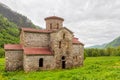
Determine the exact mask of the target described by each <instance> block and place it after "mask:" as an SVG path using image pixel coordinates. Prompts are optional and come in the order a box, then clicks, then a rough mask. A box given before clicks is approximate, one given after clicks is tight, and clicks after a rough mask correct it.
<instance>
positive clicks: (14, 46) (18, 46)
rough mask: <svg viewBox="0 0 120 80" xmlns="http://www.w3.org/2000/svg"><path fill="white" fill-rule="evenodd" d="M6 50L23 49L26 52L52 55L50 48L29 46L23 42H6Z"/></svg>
mask: <svg viewBox="0 0 120 80" xmlns="http://www.w3.org/2000/svg"><path fill="white" fill-rule="evenodd" d="M4 49H5V50H23V51H24V54H41V55H52V52H51V51H50V49H49V48H28V47H23V46H22V45H21V44H6V45H4Z"/></svg>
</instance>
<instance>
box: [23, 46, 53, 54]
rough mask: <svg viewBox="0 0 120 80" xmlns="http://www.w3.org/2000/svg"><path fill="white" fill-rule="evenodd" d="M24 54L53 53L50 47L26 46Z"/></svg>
mask: <svg viewBox="0 0 120 80" xmlns="http://www.w3.org/2000/svg"><path fill="white" fill-rule="evenodd" d="M24 54H28V55H30V54H41V55H52V52H51V51H50V49H49V48H24Z"/></svg>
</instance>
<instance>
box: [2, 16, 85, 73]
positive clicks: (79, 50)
mask: <svg viewBox="0 0 120 80" xmlns="http://www.w3.org/2000/svg"><path fill="white" fill-rule="evenodd" d="M45 21H46V29H43V30H40V29H33V28H21V29H20V31H21V33H20V44H5V45H4V49H5V59H6V65H5V66H6V67H5V68H6V70H7V71H14V70H20V69H23V70H24V71H38V70H51V69H66V68H72V67H79V66H82V65H83V60H84V44H83V43H81V42H80V41H79V40H78V38H75V37H74V34H73V32H72V31H71V30H69V29H68V28H66V27H63V21H64V19H63V18H60V17H57V16H50V17H47V18H45Z"/></svg>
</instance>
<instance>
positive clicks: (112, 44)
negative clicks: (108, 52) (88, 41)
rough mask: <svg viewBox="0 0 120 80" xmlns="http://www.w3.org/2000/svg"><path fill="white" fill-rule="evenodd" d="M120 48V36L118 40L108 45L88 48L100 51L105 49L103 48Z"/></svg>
mask: <svg viewBox="0 0 120 80" xmlns="http://www.w3.org/2000/svg"><path fill="white" fill-rule="evenodd" d="M118 46H120V36H119V37H117V38H116V39H114V40H113V41H111V42H109V43H106V44H102V45H94V46H90V47H87V48H98V49H103V48H108V47H118Z"/></svg>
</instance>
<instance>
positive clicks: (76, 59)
mask: <svg viewBox="0 0 120 80" xmlns="http://www.w3.org/2000/svg"><path fill="white" fill-rule="evenodd" d="M83 51H84V47H83V46H82V45H78V44H73V52H72V54H71V56H72V57H73V65H74V66H81V65H83V57H84V56H83V54H84V52H83Z"/></svg>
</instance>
